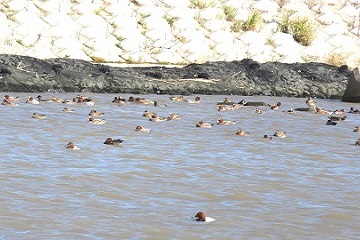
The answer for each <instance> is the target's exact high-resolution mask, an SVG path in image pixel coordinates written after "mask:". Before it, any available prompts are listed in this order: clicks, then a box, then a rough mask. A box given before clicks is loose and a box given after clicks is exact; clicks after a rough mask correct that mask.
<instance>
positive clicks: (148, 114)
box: [143, 110, 156, 117]
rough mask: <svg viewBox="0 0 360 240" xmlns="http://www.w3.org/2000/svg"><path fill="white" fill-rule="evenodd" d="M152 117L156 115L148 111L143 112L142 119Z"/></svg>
mask: <svg viewBox="0 0 360 240" xmlns="http://www.w3.org/2000/svg"><path fill="white" fill-rule="evenodd" d="M152 115H156V113H154V112H150V111H148V110H145V111H144V113H143V117H151V116H152Z"/></svg>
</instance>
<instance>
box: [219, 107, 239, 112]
mask: <svg viewBox="0 0 360 240" xmlns="http://www.w3.org/2000/svg"><path fill="white" fill-rule="evenodd" d="M217 109H218V111H219V112H221V111H229V110H234V109H235V107H234V105H218V106H217Z"/></svg>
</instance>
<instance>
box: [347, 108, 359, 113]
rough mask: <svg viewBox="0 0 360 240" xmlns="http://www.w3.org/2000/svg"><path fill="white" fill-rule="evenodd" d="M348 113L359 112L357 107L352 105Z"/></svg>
mask: <svg viewBox="0 0 360 240" xmlns="http://www.w3.org/2000/svg"><path fill="white" fill-rule="evenodd" d="M348 113H360V111H359V109H355V108H354V107H350V110H349V112H348Z"/></svg>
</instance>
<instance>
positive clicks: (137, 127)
mask: <svg viewBox="0 0 360 240" xmlns="http://www.w3.org/2000/svg"><path fill="white" fill-rule="evenodd" d="M135 131H139V132H145V133H149V132H150V129H148V128H144V127H143V126H140V125H138V126H136V128H135Z"/></svg>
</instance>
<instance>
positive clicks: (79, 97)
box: [75, 95, 92, 103]
mask: <svg viewBox="0 0 360 240" xmlns="http://www.w3.org/2000/svg"><path fill="white" fill-rule="evenodd" d="M75 99H76V101H77V102H78V103H83V102H91V101H92V100H91V98H89V97H86V96H82V95H77V97H76V98H75Z"/></svg>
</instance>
